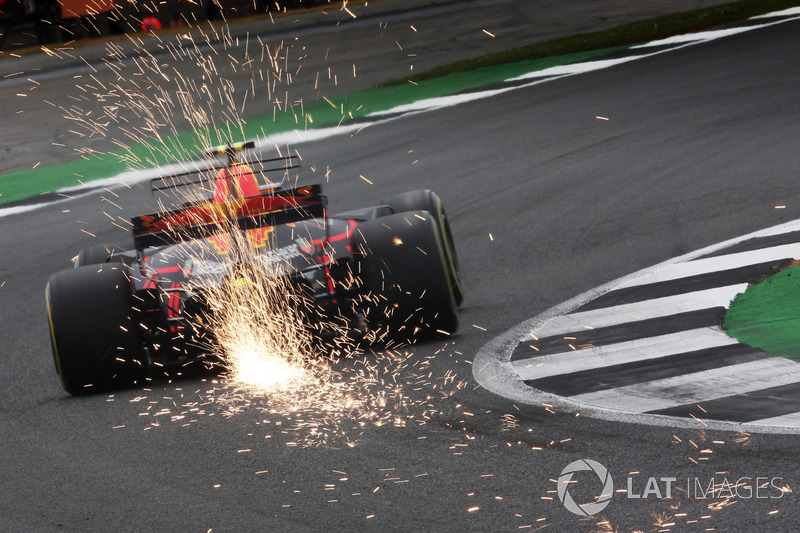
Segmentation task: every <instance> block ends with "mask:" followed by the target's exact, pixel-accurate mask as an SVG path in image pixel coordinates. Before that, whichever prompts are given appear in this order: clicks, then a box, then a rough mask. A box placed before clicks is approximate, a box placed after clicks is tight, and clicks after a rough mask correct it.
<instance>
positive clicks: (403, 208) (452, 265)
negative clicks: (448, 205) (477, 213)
mask: <svg viewBox="0 0 800 533" xmlns="http://www.w3.org/2000/svg"><path fill="white" fill-rule="evenodd" d="M381 204H382V205H388V206H389V207H391V208H392V211H394V212H395V213H403V212H407V211H428V212H429V213H430V214H432V215H433V217H434V219H435V220H436V222H437V224H438V225H439V236H440V238H441V244H442V249H443V250H444V255H445V258H446V260H447V268H448V269H449V270H450V281H451V283H452V284H453V295H454V296H455V299H456V304H457V305H461V303H462V302H463V301H464V290H463V289H462V288H461V278H460V275H459V271H458V254H456V246H455V241H454V240H453V233H452V232H451V231H450V223H449V222H448V220H447V213H445V210H444V205H443V204H442V201H441V199H439V196H438V195H437V194H436V193H435V192H433V191H431V190H429V189H420V190H416V191H408V192H404V193H400V194H395V195H394V196H390V197H389V198H387V199H385V200H382V201H381Z"/></svg>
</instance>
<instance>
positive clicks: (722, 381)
mask: <svg viewBox="0 0 800 533" xmlns="http://www.w3.org/2000/svg"><path fill="white" fill-rule="evenodd" d="M791 383H800V364H797V363H795V362H794V361H790V360H788V359H784V358H783V357H769V358H767V359H760V360H758V361H750V362H747V363H741V364H738V365H728V366H724V367H720V368H714V369H712V370H704V371H702V372H694V373H691V374H685V375H683V376H676V377H671V378H666V379H658V380H655V381H647V382H645V383H637V384H636V385H628V386H626V387H619V388H616V389H609V390H604V391H597V392H591V393H587V394H577V395H575V396H570V399H571V400H574V401H577V402H581V403H585V404H589V405H593V406H595V407H603V408H605V409H618V410H621V411H629V412H633V413H644V412H646V411H654V410H657V409H667V408H670V407H677V406H679V405H686V404H691V403H698V404H700V406H701V407H703V402H707V401H710V400H715V399H717V398H724V397H726V396H732V395H734V394H745V393H748V392H753V391H757V390H761V389H766V388H770V387H777V386H780V385H789V384H791ZM709 414H713V413H709ZM698 416H702V411H700V410H699V409H698Z"/></svg>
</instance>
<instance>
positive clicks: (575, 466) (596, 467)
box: [558, 459, 614, 516]
mask: <svg viewBox="0 0 800 533" xmlns="http://www.w3.org/2000/svg"><path fill="white" fill-rule="evenodd" d="M588 470H591V471H592V472H594V473H595V474H597V477H598V478H599V479H600V482H601V483H602V484H603V491H602V492H601V493H600V495H599V496H598V497H597V501H595V502H590V503H584V504H580V505H579V504H577V503H575V500H573V499H572V495H571V494H570V493H569V490H568V489H569V484H570V482H571V481H572V476H573V475H574V474H575V472H584V471H588ZM613 495H614V481H613V480H612V479H611V474H609V473H608V469H607V468H606V467H605V466H603V465H601V464H600V463H598V462H597V461H593V460H591V459H580V460H578V461H574V462H572V463H570V464H568V465H567V466H566V467H565V468H564V470H562V471H561V475H560V476H559V477H558V499H559V500H561V503H563V504H564V507H565V508H566V509H567V510H568V511H570V512H571V513H574V514H576V515H580V516H592V515H594V514H597V513H599V512H600V511H602V510H603V509H605V508H606V506H607V505H608V503H609V502H610V501H611V497H612V496H613Z"/></svg>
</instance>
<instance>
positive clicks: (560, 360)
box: [510, 326, 738, 380]
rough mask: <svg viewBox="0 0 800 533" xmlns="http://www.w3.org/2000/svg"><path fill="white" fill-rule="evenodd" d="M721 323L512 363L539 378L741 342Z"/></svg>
mask: <svg viewBox="0 0 800 533" xmlns="http://www.w3.org/2000/svg"><path fill="white" fill-rule="evenodd" d="M737 342H738V341H736V340H735V339H732V338H730V337H729V336H728V335H726V334H725V332H724V331H722V328H720V327H719V326H713V327H707V328H698V329H692V330H687V331H682V332H679V333H670V334H668V335H660V336H658V337H647V338H644V339H636V340H633V341H627V342H620V343H616V344H609V345H607V346H596V347H593V348H585V349H583V350H571V351H568V352H561V353H556V354H549V355H543V356H540V357H532V358H530V359H520V360H517V361H512V362H511V363H510V364H511V367H512V369H513V370H514V371H515V372H516V373H517V375H518V376H519V379H521V380H529V379H539V378H546V377H550V376H556V375H560V374H568V373H570V372H578V371H581V370H592V369H595V368H602V367H606V366H611V365H619V364H624V363H632V362H635V361H646V360H648V359H657V358H659V357H667V356H670V355H676V354H681V353H686V352H692V351H695V350H704V349H707V348H716V347H719V346H728V345H730V344H737Z"/></svg>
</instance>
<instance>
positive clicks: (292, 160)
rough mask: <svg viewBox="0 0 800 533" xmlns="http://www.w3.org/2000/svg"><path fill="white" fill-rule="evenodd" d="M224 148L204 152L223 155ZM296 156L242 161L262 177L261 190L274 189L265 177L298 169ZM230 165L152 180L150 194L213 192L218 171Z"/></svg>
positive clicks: (189, 171)
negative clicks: (194, 189)
mask: <svg viewBox="0 0 800 533" xmlns="http://www.w3.org/2000/svg"><path fill="white" fill-rule="evenodd" d="M225 149H227V147H226V146H218V147H215V148H209V149H208V150H206V155H223V154H226V153H228V152H226V151H225ZM298 159H299V158H298V157H297V156H294V155H292V156H286V157H271V158H267V159H253V160H248V161H243V162H242V164H246V165H248V166H250V167H251V168H252V171H253V174H255V175H260V176H262V178H263V179H262V181H263V182H264V183H263V184H260V186H261V188H270V189H272V188H275V187H276V185H275V184H273V183H271V182H270V181H268V180H267V178H266V176H267V175H268V174H269V173H272V172H285V171H287V170H291V169H294V168H300V164H299V163H297V161H298ZM230 166H231V163H224V164H220V165H209V166H203V167H199V168H196V169H192V170H187V171H186V172H181V173H178V174H172V175H169V176H163V177H160V178H153V179H151V180H150V194H153V195H154V194H155V193H157V192H165V191H169V190H177V189H180V188H182V187H200V188H203V189H205V190H207V191H209V192H210V191H212V190H213V182H214V180H215V179H216V178H217V172H219V171H220V170H223V169H226V168H230Z"/></svg>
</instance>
